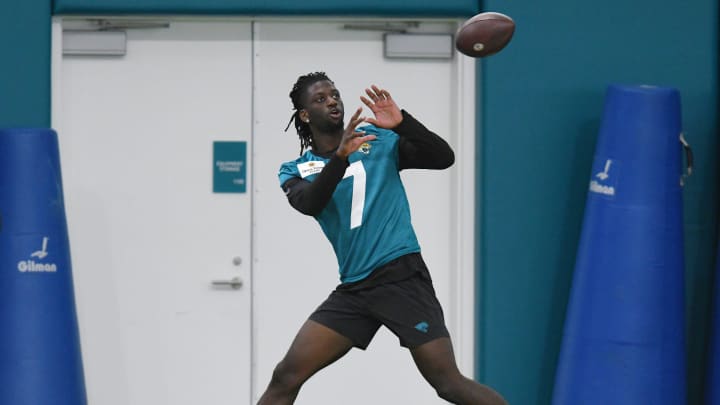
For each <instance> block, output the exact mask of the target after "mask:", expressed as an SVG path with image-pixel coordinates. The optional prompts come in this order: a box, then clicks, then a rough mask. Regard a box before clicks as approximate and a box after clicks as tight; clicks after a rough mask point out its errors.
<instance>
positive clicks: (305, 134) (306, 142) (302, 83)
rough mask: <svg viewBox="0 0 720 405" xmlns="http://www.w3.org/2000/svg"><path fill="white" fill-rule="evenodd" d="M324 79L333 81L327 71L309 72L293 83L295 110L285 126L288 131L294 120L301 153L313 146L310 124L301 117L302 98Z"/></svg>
mask: <svg viewBox="0 0 720 405" xmlns="http://www.w3.org/2000/svg"><path fill="white" fill-rule="evenodd" d="M324 80H327V81H329V82H330V83H333V81H332V80H330V78H329V77H327V75H326V74H325V72H313V73H308V74H306V75H303V76H300V77H298V79H297V81H296V82H295V84H294V85H293V88H292V90H291V91H290V100H292V103H293V109H294V110H295V112H294V113H293V115H292V116H291V117H290V121H289V122H288V124H287V127H285V132H287V130H288V128H290V124H291V123H293V121H294V124H295V130H296V131H297V134H298V137H299V138H300V154H301V155H302V153H303V151H304V150H305V149H309V148H310V147H312V146H313V141H312V131H311V130H310V125H308V124H307V123H306V122H303V120H301V119H300V114H299V111H300V110H302V109H303V106H302V100H301V99H302V96H303V94H305V91H306V90H307V89H308V87H310V86H312V85H313V84H315V83H317V82H321V81H324ZM333 84H334V83H333Z"/></svg>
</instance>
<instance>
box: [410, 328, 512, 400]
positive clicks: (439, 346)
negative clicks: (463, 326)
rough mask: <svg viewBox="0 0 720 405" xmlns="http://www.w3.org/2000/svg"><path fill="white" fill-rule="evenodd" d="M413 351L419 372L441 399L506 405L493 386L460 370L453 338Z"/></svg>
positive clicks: (442, 339) (432, 342)
mask: <svg viewBox="0 0 720 405" xmlns="http://www.w3.org/2000/svg"><path fill="white" fill-rule="evenodd" d="M410 353H412V357H413V360H415V364H416V365H417V367H418V370H420V373H421V374H422V375H423V377H425V380H427V382H429V383H430V385H432V386H433V388H435V391H436V392H437V393H438V396H440V397H441V398H442V399H444V400H446V401H448V402H451V403H453V404H462V405H507V402H506V401H505V400H504V399H503V398H502V397H501V396H500V395H499V394H498V393H497V392H495V391H493V390H492V389H491V388H490V387H488V386H485V385H482V384H480V383H478V382H476V381H473V380H471V379H469V378H467V377H465V376H463V375H462V374H461V373H460V371H459V370H458V368H457V364H456V363H455V354H454V353H453V348H452V343H451V341H450V338H447V337H443V338H438V339H435V340H432V341H430V342H428V343H425V344H422V345H420V346H418V347H415V348H413V349H410Z"/></svg>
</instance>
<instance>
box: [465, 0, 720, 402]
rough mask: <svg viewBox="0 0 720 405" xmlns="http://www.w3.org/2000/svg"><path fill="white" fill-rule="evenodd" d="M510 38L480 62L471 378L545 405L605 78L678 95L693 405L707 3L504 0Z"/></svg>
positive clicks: (711, 53)
mask: <svg viewBox="0 0 720 405" xmlns="http://www.w3.org/2000/svg"><path fill="white" fill-rule="evenodd" d="M484 4H485V7H484V9H486V10H495V11H500V12H503V13H506V14H508V15H510V16H512V17H513V18H514V19H515V21H516V22H517V30H516V33H515V37H514V39H513V42H512V43H511V44H510V45H509V46H508V48H506V49H505V50H504V51H503V52H502V53H501V54H498V55H495V56H493V57H491V58H488V59H486V60H485V61H484V62H483V65H482V70H481V72H482V73H481V75H482V76H481V86H482V103H481V106H482V110H481V111H479V113H480V114H482V117H483V118H482V138H481V142H480V146H479V150H478V153H479V156H480V164H481V166H480V173H481V178H480V180H479V182H478V189H479V196H480V199H481V202H480V207H479V209H480V211H479V212H480V219H479V223H480V224H481V225H480V226H481V231H480V242H479V246H478V249H479V250H480V252H481V259H480V263H479V266H480V272H481V273H480V275H481V276H480V278H479V283H478V291H479V299H480V302H479V307H480V309H481V311H480V313H479V314H478V315H479V322H478V337H479V342H480V350H479V354H478V361H477V364H478V370H477V371H478V375H479V376H480V378H481V379H482V380H484V381H485V382H487V383H489V384H490V385H492V386H494V387H496V388H498V389H499V390H500V391H501V392H503V393H505V394H506V395H507V398H508V399H509V401H510V403H513V404H524V405H534V404H549V403H550V399H551V395H552V386H553V382H554V375H555V368H556V362H557V355H558V352H559V349H560V345H561V336H562V327H563V323H564V318H565V310H566V304H567V298H568V293H569V288H570V285H571V282H572V274H573V269H574V265H575V253H576V249H577V242H578V238H579V235H580V230H581V227H582V215H583V210H584V206H585V198H586V195H587V187H588V179H589V176H590V166H591V163H592V156H593V153H594V148H595V141H596V139H597V133H598V130H599V121H600V118H601V115H602V108H603V102H604V95H605V90H606V86H607V85H608V84H609V83H626V84H643V83H646V84H657V85H666V86H672V87H676V88H678V89H679V90H680V92H681V94H682V101H683V121H684V128H685V130H686V133H687V137H688V139H689V140H690V142H691V143H692V146H693V148H694V151H695V157H696V159H695V164H696V167H695V170H696V172H695V174H694V175H693V177H692V178H690V179H689V181H688V183H687V186H686V188H685V197H684V199H685V212H684V213H685V237H686V255H687V258H686V266H687V288H686V293H687V304H688V306H687V314H688V321H687V322H688V325H687V326H688V328H687V335H688V355H689V357H688V374H689V375H688V378H689V384H688V390H689V393H690V394H689V395H690V398H689V403H690V404H700V403H701V396H702V389H703V384H704V371H703V370H705V357H706V356H705V354H706V342H707V331H708V327H707V318H708V316H709V309H710V305H709V304H710V301H709V299H710V288H711V286H712V283H711V282H710V281H711V277H712V274H713V268H714V254H715V252H714V246H715V240H716V239H715V238H716V232H717V231H716V229H715V227H716V224H717V219H718V212H717V209H716V207H717V206H718V182H717V175H718V159H717V152H718V118H717V117H718V115H717V111H718V52H717V49H718V48H717V40H718V33H717V30H718V23H717V16H718V10H717V7H718V5H717V0H696V1H692V2H687V3H683V5H682V7H679V6H678V3H677V2H676V1H669V0H661V1H657V0H636V1H633V2H620V1H609V2H608V1H604V2H587V1H582V2H578V1H575V0H556V1H553V2H550V3H548V2H534V1H529V0H525V1H520V2H506V1H500V0H486V1H485V2H484Z"/></svg>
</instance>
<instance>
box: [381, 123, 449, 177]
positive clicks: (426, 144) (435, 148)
mask: <svg viewBox="0 0 720 405" xmlns="http://www.w3.org/2000/svg"><path fill="white" fill-rule="evenodd" d="M402 115H403V120H402V122H401V123H400V125H398V126H397V127H395V128H393V131H395V132H396V133H397V134H398V135H400V144H399V149H400V170H402V169H447V168H448V167H450V166H452V164H453V163H454V162H455V153H454V152H453V150H452V148H451V147H450V145H449V144H448V143H447V142H445V140H444V139H442V138H441V137H440V136H438V135H437V134H436V133H434V132H432V131H430V130H429V129H427V128H425V126H424V125H423V124H421V123H420V121H418V120H416V119H415V118H414V117H413V116H412V115H410V114H409V113H408V112H407V111H405V110H402Z"/></svg>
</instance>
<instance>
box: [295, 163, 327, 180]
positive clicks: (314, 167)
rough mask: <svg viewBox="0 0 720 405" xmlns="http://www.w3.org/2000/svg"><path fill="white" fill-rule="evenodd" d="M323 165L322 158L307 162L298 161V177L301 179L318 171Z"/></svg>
mask: <svg viewBox="0 0 720 405" xmlns="http://www.w3.org/2000/svg"><path fill="white" fill-rule="evenodd" d="M323 167H325V162H323V161H322V160H311V161H309V162H303V163H298V165H297V168H298V171H299V172H300V177H302V178H303V179H304V178H305V177H307V176H310V175H312V174H316V173H320V172H321V171H322V169H323Z"/></svg>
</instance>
